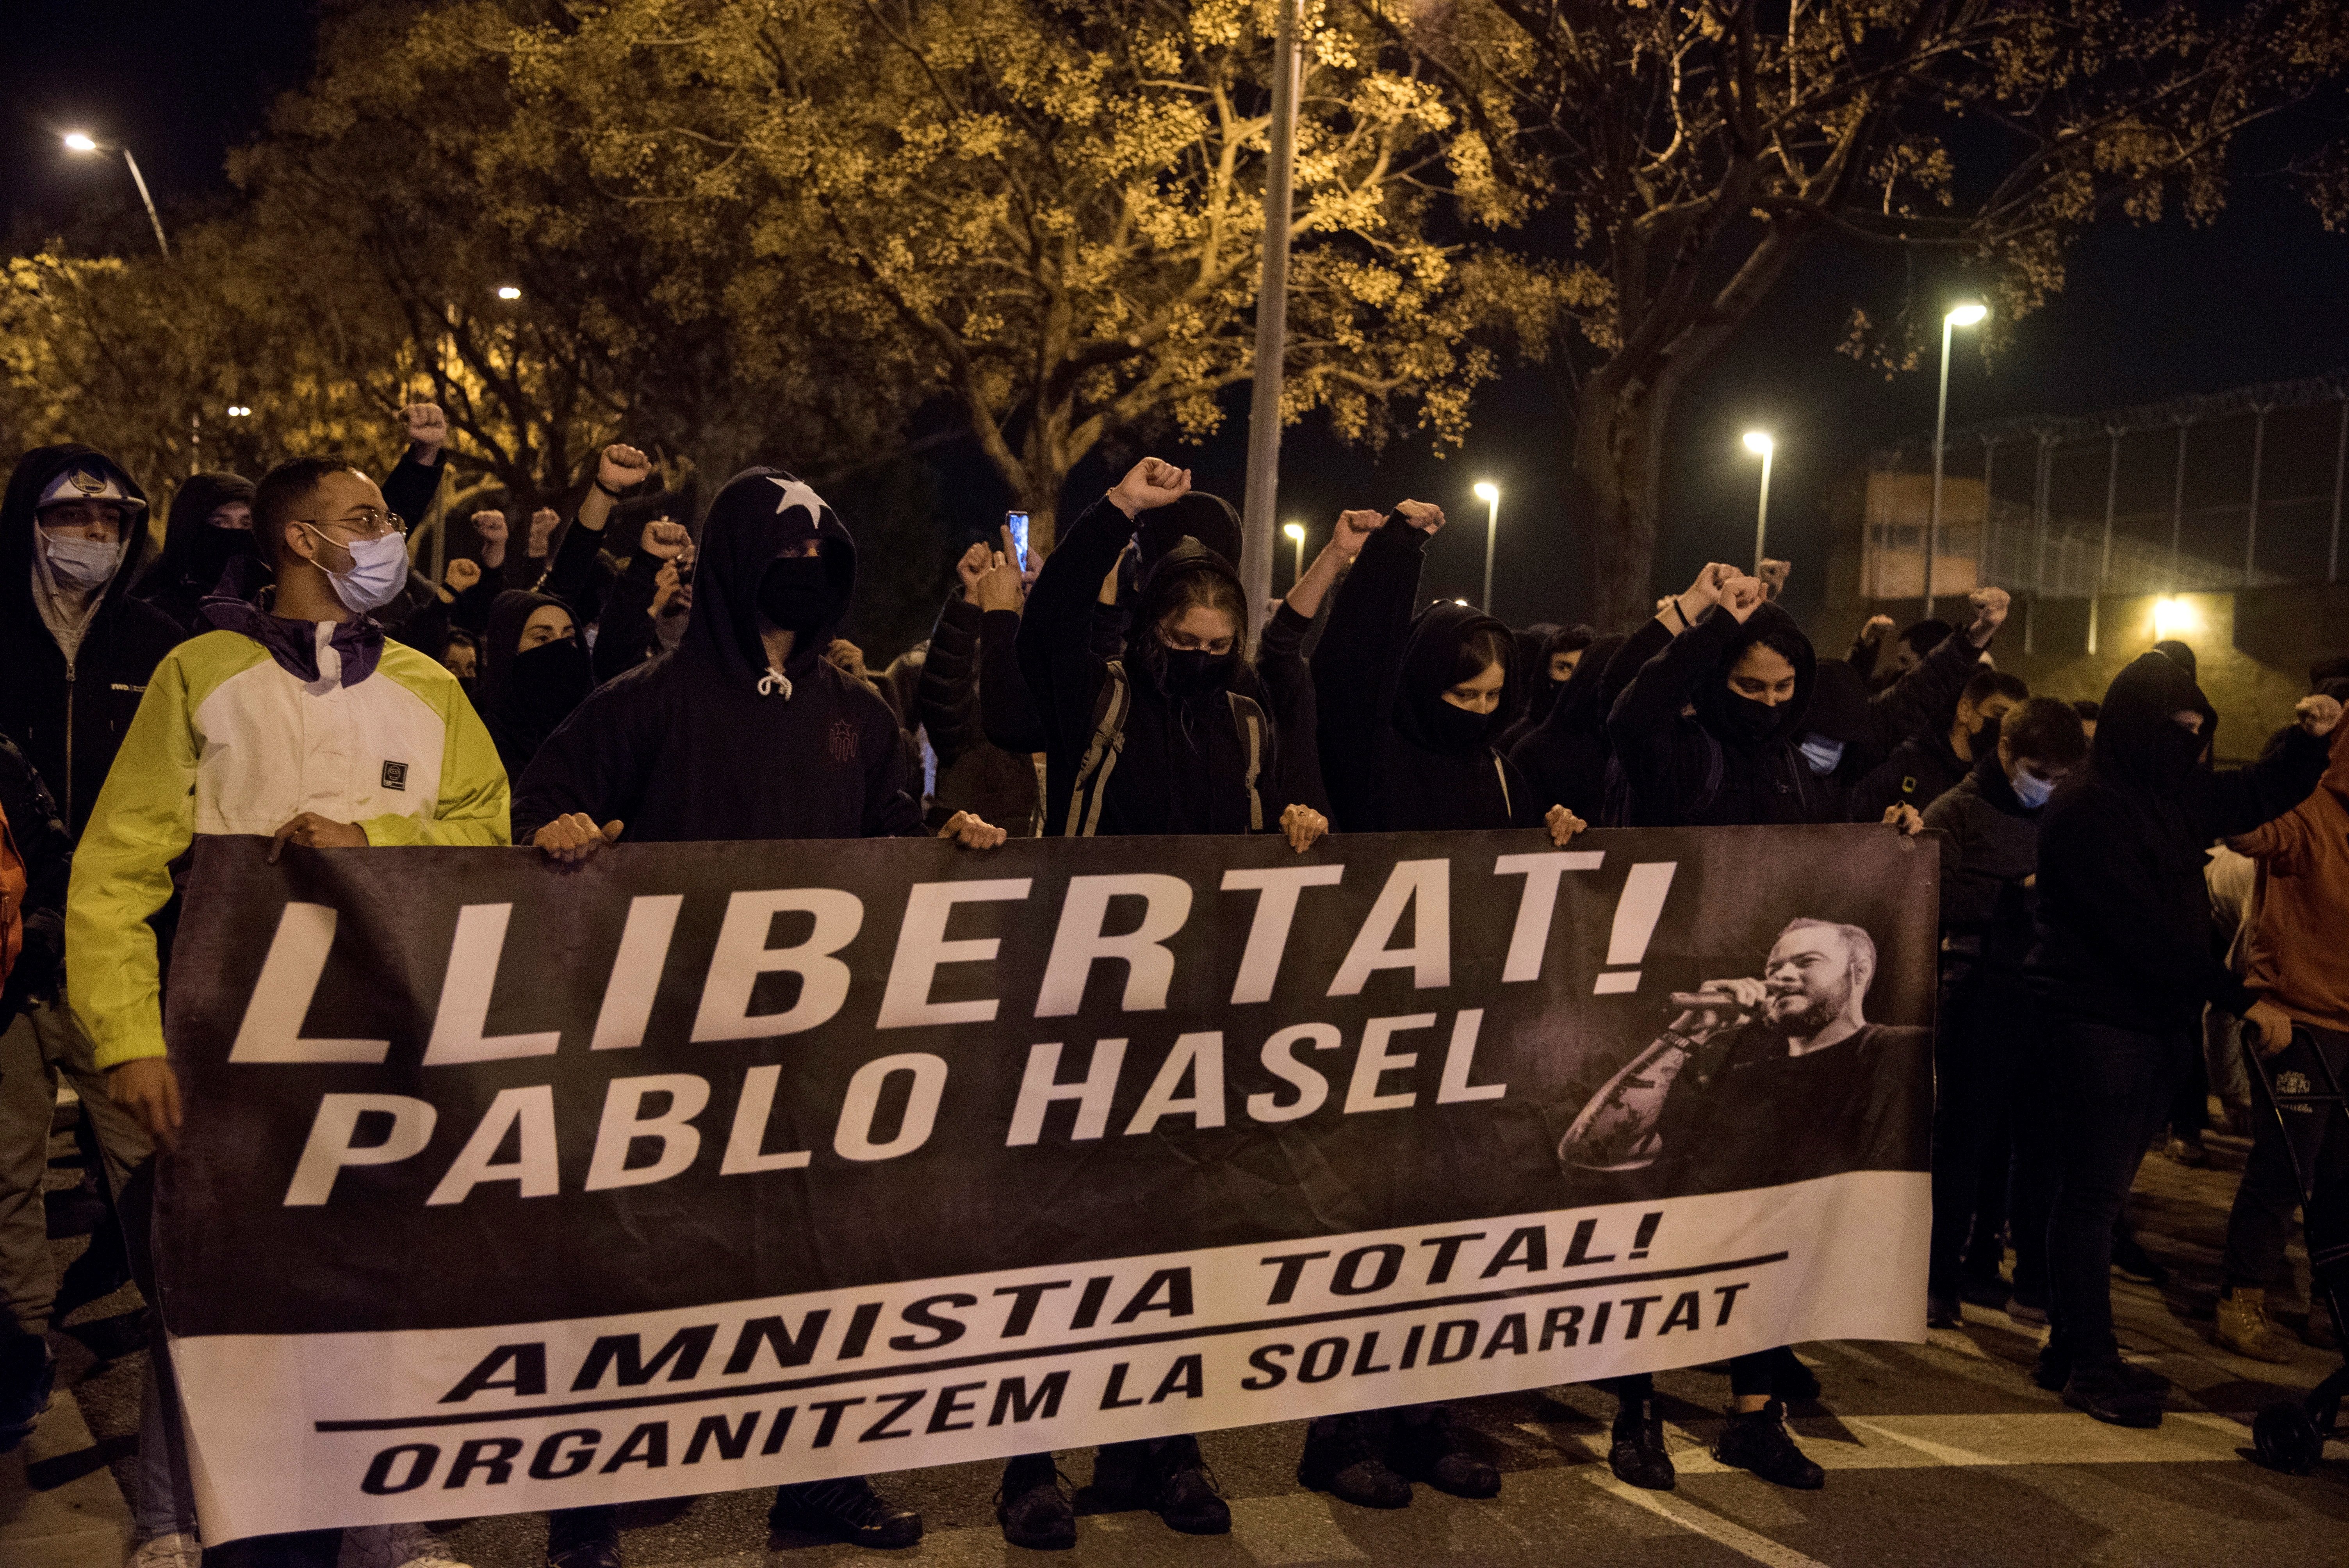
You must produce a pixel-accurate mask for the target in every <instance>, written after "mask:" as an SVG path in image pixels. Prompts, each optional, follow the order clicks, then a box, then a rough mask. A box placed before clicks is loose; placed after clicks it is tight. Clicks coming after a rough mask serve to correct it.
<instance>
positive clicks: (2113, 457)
mask: <svg viewBox="0 0 2349 1568" xmlns="http://www.w3.org/2000/svg"><path fill="white" fill-rule="evenodd" d="M2105 438H2106V441H2107V443H2109V446H2108V449H2107V450H2106V455H2105V546H2104V551H2103V552H2102V553H2101V554H2099V555H2098V556H2097V557H2096V591H2095V593H2091V594H2089V595H2088V652H2090V653H2092V654H2093V653H2095V651H2096V619H2097V614H2098V612H2099V611H2101V610H2102V609H2103V607H2104V600H2105V583H2106V579H2107V578H2109V577H2111V576H2112V574H2113V506H2114V503H2115V502H2116V500H2118V499H2119V497H2120V488H2121V433H2120V432H2119V431H2118V430H2115V429H2107V430H2106V432H2105Z"/></svg>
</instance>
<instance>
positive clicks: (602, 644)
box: [595, 550, 662, 681]
mask: <svg viewBox="0 0 2349 1568" xmlns="http://www.w3.org/2000/svg"><path fill="white" fill-rule="evenodd" d="M661 564H662V563H661V562H660V561H659V560H658V559H657V558H656V557H655V556H654V555H653V554H652V553H651V552H647V551H643V550H639V551H637V552H636V554H634V555H632V556H630V557H629V558H628V569H627V570H626V572H623V573H620V575H619V576H618V577H617V578H616V579H615V580H614V581H613V583H612V591H611V593H608V594H606V595H605V598H604V615H603V619H602V620H601V621H600V622H599V623H598V624H597V626H596V629H595V678H596V679H597V680H599V681H607V680H610V679H612V678H613V677H614V676H623V675H626V674H627V673H628V671H630V670H632V669H635V668H636V666H637V665H640V664H643V663H644V662H645V661H646V660H647V659H648V658H650V657H652V655H653V647H654V642H653V594H654V593H656V592H657V589H658V584H657V583H655V581H654V579H655V578H656V577H657V576H658V575H659V574H660V569H661Z"/></svg>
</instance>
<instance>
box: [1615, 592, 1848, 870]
mask: <svg viewBox="0 0 2349 1568" xmlns="http://www.w3.org/2000/svg"><path fill="white" fill-rule="evenodd" d="M1774 633H1775V634H1780V636H1779V638H1778V640H1779V641H1781V642H1783V643H1785V645H1787V647H1788V648H1789V649H1790V650H1791V651H1792V653H1793V654H1794V665H1795V695H1794V698H1793V700H1791V701H1788V702H1783V703H1780V704H1779V705H1778V717H1777V721H1776V723H1775V724H1774V725H1773V726H1772V727H1771V728H1770V730H1769V731H1768V733H1767V734H1765V735H1763V736H1760V737H1757V738H1744V737H1742V736H1740V735H1739V734H1737V732H1736V729H1735V727H1734V726H1733V724H1732V723H1731V722H1730V717H1731V714H1732V712H1733V709H1732V708H1731V707H1730V705H1731V704H1732V703H1741V702H1745V701H1747V700H1748V699H1746V698H1744V697H1741V696H1737V695H1736V694H1735V693H1733V692H1732V691H1731V690H1730V689H1729V672H1730V670H1731V669H1732V668H1733V667H1734V666H1735V665H1736V663H1737V661H1738V660H1739V659H1740V658H1741V657H1743V656H1744V653H1745V650H1746V649H1747V648H1749V647H1751V646H1753V645H1754V644H1755V643H1758V642H1760V641H1761V640H1762V639H1763V638H1764V637H1765V636H1770V635H1771V634H1774ZM1816 665H1817V661H1816V658H1815V657H1814V656H1813V655H1812V652H1811V644H1810V639H1809V638H1807V637H1806V636H1804V635H1803V633H1802V628H1801V627H1799V626H1797V625H1796V624H1795V618H1794V617H1793V616H1791V615H1789V614H1786V612H1785V611H1784V610H1781V609H1780V608H1778V606H1777V605H1775V604H1771V603H1764V604H1761V605H1758V606H1756V607H1755V609H1754V613H1753V614H1751V615H1749V616H1747V617H1746V619H1745V622H1744V624H1742V625H1741V624H1738V621H1737V619H1736V617H1734V616H1733V615H1732V614H1730V613H1729V612H1728V611H1726V610H1724V609H1723V608H1721V607H1720V606H1719V605H1717V604H1716V605H1715V606H1713V608H1712V609H1710V610H1708V611H1706V612H1705V613H1704V614H1703V615H1702V617H1701V618H1699V620H1698V621H1697V624H1695V625H1694V626H1692V627H1691V628H1690V629H1689V630H1687V631H1686V632H1683V633H1682V634H1680V635H1679V636H1677V637H1674V638H1673V639H1672V640H1671V643H1670V644H1669V645H1667V646H1666V647H1665V648H1664V649H1663V650H1662V651H1661V652H1660V653H1658V654H1657V655H1655V656H1654V657H1653V658H1651V659H1650V660H1649V661H1648V662H1647V664H1646V665H1642V666H1641V667H1640V673H1639V675H1638V676H1634V677H1633V679H1632V681H1631V684H1630V686H1626V687H1624V688H1623V695H1622V696H1619V697H1617V698H1616V699H1615V708H1614V711H1613V712H1612V713H1611V714H1609V716H1608V719H1607V733H1608V736H1609V738H1611V739H1612V740H1613V741H1614V743H1615V758H1616V761H1617V763H1618V764H1619V767H1620V769H1621V774H1622V778H1623V781H1624V783H1625V784H1626V786H1627V787H1628V789H1629V799H1628V801H1627V803H1626V804H1627V813H1626V820H1625V821H1624V823H1623V824H1622V825H1623V826H1627V827H1638V828H1713V827H1736V826H1743V825H1750V824H1766V823H1783V822H1826V821H1835V820H1839V818H1838V816H1837V812H1836V810H1835V801H1834V799H1832V798H1831V796H1830V795H1829V793H1828V792H1827V791H1825V790H1822V789H1816V788H1814V786H1815V784H1816V780H1815V779H1813V778H1812V776H1811V770H1810V769H1809V767H1808V765H1806V763H1805V762H1804V761H1803V758H1802V756H1801V754H1800V753H1798V752H1797V751H1795V741H1796V740H1797V739H1799V738H1801V737H1802V736H1803V735H1804V734H1806V724H1805V720H1806V716H1807V714H1808V711H1809V708H1810V704H1811V686H1812V683H1813V682H1814V681H1815V680H1816V678H1817V668H1816ZM1691 706H1693V707H1695V709H1696V711H1695V713H1694V714H1693V715H1683V714H1682V711H1681V710H1682V708H1685V707H1691Z"/></svg>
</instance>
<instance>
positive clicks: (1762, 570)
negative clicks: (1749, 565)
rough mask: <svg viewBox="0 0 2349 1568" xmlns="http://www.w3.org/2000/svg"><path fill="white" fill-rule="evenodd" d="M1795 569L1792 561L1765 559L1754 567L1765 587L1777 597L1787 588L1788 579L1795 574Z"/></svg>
mask: <svg viewBox="0 0 2349 1568" xmlns="http://www.w3.org/2000/svg"><path fill="white" fill-rule="evenodd" d="M1794 570H1795V567H1794V563H1793V562H1787V561H1764V562H1761V563H1760V564H1759V565H1758V566H1756V567H1755V568H1754V575H1755V576H1756V577H1759V578H1760V579H1761V580H1762V586H1763V589H1764V591H1765V592H1766V593H1768V594H1769V595H1770V597H1771V598H1773V599H1775V598H1776V597H1777V596H1778V595H1779V593H1781V592H1782V591H1784V590H1785V586H1786V579H1787V578H1788V577H1789V576H1791V575H1793V573H1794Z"/></svg>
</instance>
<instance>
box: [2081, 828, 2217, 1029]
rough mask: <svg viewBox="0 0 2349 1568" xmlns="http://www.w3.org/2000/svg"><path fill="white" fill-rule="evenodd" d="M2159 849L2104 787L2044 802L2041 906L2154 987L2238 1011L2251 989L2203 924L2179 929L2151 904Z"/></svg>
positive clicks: (2156, 895) (2157, 900)
mask: <svg viewBox="0 0 2349 1568" xmlns="http://www.w3.org/2000/svg"><path fill="white" fill-rule="evenodd" d="M2154 854H2155V851H2154V850H2153V849H2152V848H2151V847H2150V846H2149V845H2148V844H2147V842H2146V838H2145V827H2144V825H2143V823H2142V822H2140V821H2139V820H2137V817H2136V815H2135V814H2134V813H2132V812H2129V811H2127V810H2118V809H2116V808H2115V806H2114V805H2113V803H2112V801H2111V799H2110V798H2109V797H2107V796H2106V795H2105V794H2104V793H2103V792H2102V791H2089V792H2083V793H2082V794H2080V795H2077V796H2075V797H2074V798H2073V799H2070V800H2058V801H2057V802H2056V803H2055V804H2054V805H2053V806H2051V807H2049V808H2048V809H2047V815H2046V818H2045V820H2044V825H2043V826H2042V827H2041V829H2040V830H2039V907H2040V910H2041V912H2042V913H2043V916H2044V914H2045V913H2047V912H2048V911H2049V910H2050V907H2051V906H2054V907H2056V908H2060V909H2062V910H2063V911H2064V918H2065V919H2066V920H2067V922H2068V923H2073V924H2074V925H2075V930H2076V934H2077V935H2078V936H2079V937H2080V939H2081V940H2082V941H2083V943H2084V944H2085V945H2087V946H2088V947H2090V948H2091V949H2093V950H2094V951H2095V953H2096V954H2097V955H2098V956H2099V957H2101V958H2102V959H2103V960H2104V961H2105V962H2106V964H2108V965H2111V966H2112V967H2113V968H2115V969H2116V970H2120V971H2122V972H2124V973H2127V974H2128V975H2132V976H2134V977H2135V978H2136V979H2137V981H2138V982H2139V983H2140V984H2141V985H2143V986H2144V987H2145V989H2146V990H2147V991H2148V992H2151V993H2153V994H2155V995H2176V994H2177V993H2178V992H2179V991H2182V990H2190V991H2191V992H2193V994H2194V995H2198V996H2199V997H2201V998H2202V999H2203V1000H2204V1001H2206V1002H2209V1003H2210V1004H2211V1005H2212V1006H2216V1007H2219V1008H2220V1009H2222V1010H2223V1011H2226V1012H2229V1013H2232V1014H2234V1015H2235V1016H2237V1017H2241V1016H2243V1014H2244V1013H2246V1012H2247V1011H2249V1010H2250V1008H2251V992H2250V991H2249V990H2248V989H2247V988H2245V986H2244V985H2243V983H2242V981H2241V980H2240V978H2238V977H2237V976H2236V975H2235V974H2234V972H2233V971H2232V970H2230V969H2229V968H2228V967H2227V966H2226V965H2224V964H2222V963H2220V961H2219V959H2218V958H2217V956H2216V955H2214V954H2212V952H2211V951H2210V943H2209V938H2208V936H2207V935H2206V934H2203V933H2201V932H2199V931H2198V932H2194V933H2190V934H2189V933H2182V932H2179V931H2178V930H2175V929H2173V928H2172V927H2171V925H2170V923H2168V921H2166V920H2163V919H2161V918H2158V916H2156V917H2155V918H2147V912H2148V911H2158V910H2160V909H2161V908H2162V907H2163V901H2162V897H2161V890H2160V887H2159V885H2158V878H2157V876H2156V873H2155V870H2154V861H2153V857H2154Z"/></svg>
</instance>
